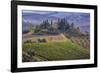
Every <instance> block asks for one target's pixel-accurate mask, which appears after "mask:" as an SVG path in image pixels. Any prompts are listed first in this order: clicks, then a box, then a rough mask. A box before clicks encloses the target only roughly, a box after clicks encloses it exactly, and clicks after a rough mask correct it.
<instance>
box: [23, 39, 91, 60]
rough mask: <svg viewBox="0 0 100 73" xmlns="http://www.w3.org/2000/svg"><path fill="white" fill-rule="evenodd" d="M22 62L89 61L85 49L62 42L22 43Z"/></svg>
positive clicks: (87, 52) (68, 42)
mask: <svg viewBox="0 0 100 73" xmlns="http://www.w3.org/2000/svg"><path fill="white" fill-rule="evenodd" d="M22 46H23V49H22V50H23V51H22V54H23V60H22V61H23V62H35V61H36V62H37V61H56V60H77V59H78V60H79V59H89V57H90V53H89V51H88V50H87V49H85V48H82V47H81V46H79V45H77V44H75V43H72V42H71V41H70V40H68V41H66V42H65V41H64V42H46V43H23V45H22Z"/></svg>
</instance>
